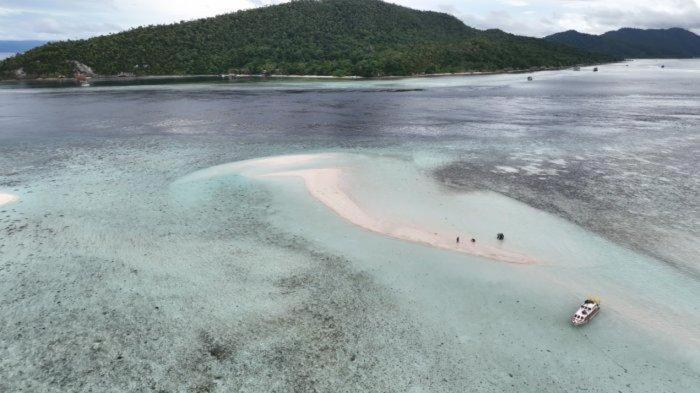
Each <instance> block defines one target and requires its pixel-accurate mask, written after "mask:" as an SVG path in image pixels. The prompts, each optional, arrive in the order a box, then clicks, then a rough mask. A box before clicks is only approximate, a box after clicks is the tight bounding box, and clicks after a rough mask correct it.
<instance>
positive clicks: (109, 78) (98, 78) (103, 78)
mask: <svg viewBox="0 0 700 393" xmlns="http://www.w3.org/2000/svg"><path fill="white" fill-rule="evenodd" d="M615 63H619V61H615V62H609V63H596V64H580V65H569V66H565V67H537V68H528V69H502V70H493V71H460V72H453V73H433V74H413V75H383V76H370V77H365V76H359V75H345V76H333V75H299V74H269V75H264V74H198V75H145V76H117V75H95V76H92V77H88V80H89V81H91V82H141V81H158V80H164V81H165V80H188V79H195V80H196V79H212V80H270V79H300V80H304V79H322V80H337V81H352V80H393V79H409V78H441V77H450V76H483V75H508V74H527V73H530V72H543V71H561V70H567V69H573V68H574V67H577V66H580V67H595V66H602V65H605V64H615ZM0 82H69V83H78V82H79V81H78V80H77V79H76V78H72V77H71V78H21V79H16V78H12V79H0Z"/></svg>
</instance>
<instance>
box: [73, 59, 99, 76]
mask: <svg viewBox="0 0 700 393" xmlns="http://www.w3.org/2000/svg"><path fill="white" fill-rule="evenodd" d="M68 62H69V63H71V64H72V65H73V72H75V73H79V74H82V75H85V76H95V72H94V71H93V70H92V68H90V66H88V65H86V64H83V63H81V62H79V61H77V60H69V61H68Z"/></svg>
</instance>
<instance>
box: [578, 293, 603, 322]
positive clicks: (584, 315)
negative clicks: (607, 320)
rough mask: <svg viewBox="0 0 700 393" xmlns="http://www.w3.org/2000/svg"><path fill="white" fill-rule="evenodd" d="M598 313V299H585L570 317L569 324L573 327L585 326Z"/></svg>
mask: <svg viewBox="0 0 700 393" xmlns="http://www.w3.org/2000/svg"><path fill="white" fill-rule="evenodd" d="M599 311H600V300H598V299H592V298H589V299H586V300H585V301H584V302H583V304H582V305H581V306H580V307H579V308H578V310H576V312H575V313H574V315H572V316H571V323H572V324H573V325H574V326H581V325H585V324H587V323H588V322H590V321H591V319H593V317H595V316H596V315H598V312H599Z"/></svg>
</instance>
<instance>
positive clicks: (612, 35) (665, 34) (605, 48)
mask: <svg viewBox="0 0 700 393" xmlns="http://www.w3.org/2000/svg"><path fill="white" fill-rule="evenodd" d="M545 39H546V40H548V41H551V42H556V43H560V44H565V45H569V46H571V47H574V48H578V49H581V50H586V51H590V52H595V53H600V54H604V55H608V56H615V57H624V58H637V59H641V58H692V57H700V37H699V36H698V35H696V34H695V33H693V32H691V31H688V30H684V29H679V28H673V29H649V30H640V29H630V28H624V29H620V30H616V31H609V32H607V33H605V34H601V35H591V34H584V33H579V32H578V31H575V30H569V31H565V32H562V33H557V34H553V35H551V36H549V37H546V38H545Z"/></svg>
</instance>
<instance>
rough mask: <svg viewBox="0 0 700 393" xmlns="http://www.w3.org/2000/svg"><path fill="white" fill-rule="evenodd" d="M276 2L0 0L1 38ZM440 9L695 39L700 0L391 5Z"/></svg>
mask: <svg viewBox="0 0 700 393" xmlns="http://www.w3.org/2000/svg"><path fill="white" fill-rule="evenodd" d="M280 2H283V1H282V0H140V1H139V0H0V40H2V39H6V40H11V39H42V40H58V39H67V38H85V37H90V36H94V35H99V34H106V33H112V32H117V31H120V30H124V29H127V28H130V27H135V26H139V25H147V24H159V23H170V22H175V21H180V20H189V19H195V18H200V17H205V16H212V15H216V14H221V13H226V12H232V11H236V10H240V9H245V8H252V7H257V6H261V5H265V4H272V3H280ZM392 2H393V3H397V4H401V5H406V6H409V7H413V8H419V9H429V10H437V11H444V12H448V13H450V14H453V15H456V16H457V17H459V18H460V19H462V20H464V22H465V23H467V24H468V25H471V26H474V27H477V28H500V29H502V30H505V31H508V32H511V33H517V34H523V35H530V36H537V37H539V36H544V35H547V34H551V33H555V32H559V31H563V30H569V29H575V30H579V31H583V32H587V33H602V32H605V31H608V30H614V29H617V28H619V27H641V28H666V27H684V28H687V29H691V30H693V31H695V32H696V33H700V0H435V1H428V0H393V1H392Z"/></svg>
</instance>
